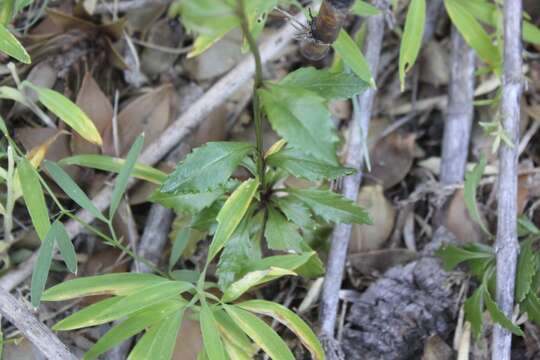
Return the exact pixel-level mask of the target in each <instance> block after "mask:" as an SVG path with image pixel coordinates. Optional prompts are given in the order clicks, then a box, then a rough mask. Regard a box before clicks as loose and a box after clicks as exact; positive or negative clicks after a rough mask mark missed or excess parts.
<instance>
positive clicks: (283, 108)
mask: <svg viewBox="0 0 540 360" xmlns="http://www.w3.org/2000/svg"><path fill="white" fill-rule="evenodd" d="M258 94H259V97H260V99H261V103H262V106H263V108H264V111H265V112H266V114H267V115H268V120H269V121H270V124H271V125H272V128H273V129H274V130H275V131H276V132H277V133H278V134H279V135H280V136H282V137H283V138H284V139H285V140H287V142H288V143H289V146H291V147H293V148H295V149H298V150H300V151H302V152H304V153H307V154H308V155H311V156H313V157H315V158H316V159H319V160H322V161H324V162H326V163H328V164H331V165H338V160H337V156H336V142H337V140H338V139H337V136H336V135H335V128H334V125H333V124H332V122H331V120H330V113H329V111H328V109H327V107H326V104H325V99H324V98H322V97H320V96H318V95H317V94H315V93H313V92H311V91H308V90H305V89H302V88H299V87H292V86H284V85H267V87H266V88H265V89H261V90H259V91H258Z"/></svg>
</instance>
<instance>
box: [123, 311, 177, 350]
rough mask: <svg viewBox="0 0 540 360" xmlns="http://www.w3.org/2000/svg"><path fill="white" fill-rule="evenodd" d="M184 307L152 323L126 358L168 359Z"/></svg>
mask: <svg viewBox="0 0 540 360" xmlns="http://www.w3.org/2000/svg"><path fill="white" fill-rule="evenodd" d="M183 316H184V309H183V308H182V309H179V310H176V312H174V313H173V314H171V315H169V316H167V317H166V318H165V319H163V320H162V321H161V322H160V323H158V324H154V325H153V326H152V327H151V328H150V329H149V330H148V331H147V332H146V334H144V336H143V337H142V338H141V340H139V342H137V345H135V348H134V349H133V350H132V351H131V353H130V354H129V356H128V360H148V359H152V360H169V359H170V358H171V356H172V354H173V351H174V347H175V345H176V337H177V335H178V331H179V330H180V325H181V324H182V318H183Z"/></svg>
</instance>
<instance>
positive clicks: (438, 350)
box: [421, 334, 455, 360]
mask: <svg viewBox="0 0 540 360" xmlns="http://www.w3.org/2000/svg"><path fill="white" fill-rule="evenodd" d="M451 359H455V357H454V351H453V350H452V348H451V347H450V346H449V345H448V344H447V343H446V342H445V341H444V340H443V339H441V337H440V336H439V335H436V334H435V335H431V336H430V337H429V338H428V339H427V341H426V345H425V346H424V354H423V355H422V359H421V360H451Z"/></svg>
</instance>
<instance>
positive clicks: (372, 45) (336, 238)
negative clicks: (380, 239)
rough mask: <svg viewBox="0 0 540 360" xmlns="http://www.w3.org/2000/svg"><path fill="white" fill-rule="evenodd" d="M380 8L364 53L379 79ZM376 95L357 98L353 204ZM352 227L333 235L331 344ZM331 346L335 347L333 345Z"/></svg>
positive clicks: (327, 320)
mask: <svg viewBox="0 0 540 360" xmlns="http://www.w3.org/2000/svg"><path fill="white" fill-rule="evenodd" d="M380 7H381V9H382V10H383V11H382V14H380V15H377V16H372V17H370V18H369V19H368V20H367V36H366V44H365V47H364V53H365V56H366V59H367V61H368V63H369V65H370V68H371V72H372V74H373V76H374V78H375V77H376V74H377V69H378V65H379V58H380V53H381V47H382V39H383V35H384V27H385V19H384V13H385V12H386V11H387V7H388V1H382V2H381V3H380ZM376 92H377V90H376V89H373V88H370V89H368V90H366V91H365V92H364V93H362V94H361V95H359V96H358V98H357V99H355V101H356V102H357V105H358V106H357V108H359V109H362V111H355V114H354V118H353V121H352V124H351V127H350V129H349V134H350V135H349V143H348V150H347V157H346V159H345V163H346V165H347V166H349V167H352V168H355V169H356V170H358V171H357V173H356V174H355V175H352V176H348V177H346V178H345V179H344V182H343V195H344V196H345V197H346V198H348V199H351V200H353V201H356V198H357V197H358V188H359V186H360V182H361V181H362V173H361V170H362V166H363V158H364V148H365V146H363V145H362V143H363V142H365V139H366V136H367V133H368V127H369V120H370V117H371V110H372V107H373V99H374V97H375V93H376ZM351 228H352V227H351V225H349V224H339V225H337V226H336V228H335V229H334V233H333V235H332V246H331V248H330V254H329V256H328V263H327V268H326V275H325V278H324V284H323V291H322V299H321V312H320V321H321V335H322V336H323V338H324V340H325V341H330V342H331V341H332V340H333V339H334V328H335V324H336V317H337V310H338V301H339V298H338V294H339V289H340V288H341V280H342V278H343V269H344V266H345V260H346V258H347V249H348V247H349V240H350V237H351ZM327 347H328V348H332V349H333V348H334V347H333V346H327ZM327 356H329V358H330V359H331V358H332V357H331V356H332V353H328V354H327Z"/></svg>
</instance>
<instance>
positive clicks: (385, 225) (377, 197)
mask: <svg viewBox="0 0 540 360" xmlns="http://www.w3.org/2000/svg"><path fill="white" fill-rule="evenodd" d="M358 205H360V206H362V207H363V208H364V209H366V211H367V212H368V213H369V214H370V216H371V218H372V219H373V225H353V228H352V236H351V243H350V246H349V252H350V253H352V254H354V253H358V252H362V251H370V250H378V249H380V248H382V246H383V245H384V243H385V242H386V240H387V239H388V237H389V236H390V234H391V233H392V229H393V228H394V221H395V215H396V210H395V209H394V207H393V206H392V204H391V203H390V201H388V199H386V197H385V196H384V193H383V188H382V186H381V185H371V186H364V187H363V188H362V189H361V190H360V193H359V194H358Z"/></svg>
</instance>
